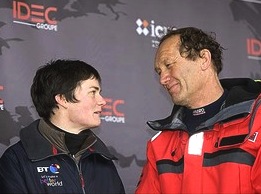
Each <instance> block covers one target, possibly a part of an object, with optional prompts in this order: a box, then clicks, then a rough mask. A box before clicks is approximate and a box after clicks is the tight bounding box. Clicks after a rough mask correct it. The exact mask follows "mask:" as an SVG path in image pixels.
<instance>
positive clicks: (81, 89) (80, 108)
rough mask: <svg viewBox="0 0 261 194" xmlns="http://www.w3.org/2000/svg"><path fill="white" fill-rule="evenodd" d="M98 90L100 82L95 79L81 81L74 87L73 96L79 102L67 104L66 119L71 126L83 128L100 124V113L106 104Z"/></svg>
mask: <svg viewBox="0 0 261 194" xmlns="http://www.w3.org/2000/svg"><path fill="white" fill-rule="evenodd" d="M100 92H101V88H100V84H99V82H98V81H97V80H96V79H88V80H85V81H82V82H81V84H80V85H79V86H78V87H77V88H76V90H75V98H76V99H77V100H78V101H79V102H76V103H72V102H68V104H67V115H68V121H69V123H70V125H71V127H72V128H74V129H78V130H83V129H89V128H93V127H97V126H99V125H100V123H101V119H100V114H101V111H102V107H103V106H104V105H105V104H106V102H105V100H104V98H103V97H102V96H101V94H100Z"/></svg>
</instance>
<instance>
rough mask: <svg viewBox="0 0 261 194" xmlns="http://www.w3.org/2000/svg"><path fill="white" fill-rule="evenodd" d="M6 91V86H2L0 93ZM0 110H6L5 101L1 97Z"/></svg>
mask: <svg viewBox="0 0 261 194" xmlns="http://www.w3.org/2000/svg"><path fill="white" fill-rule="evenodd" d="M2 90H4V86H2V85H0V91H2ZM0 110H4V100H3V99H2V98H1V97H0Z"/></svg>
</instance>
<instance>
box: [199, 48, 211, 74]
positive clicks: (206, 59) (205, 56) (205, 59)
mask: <svg viewBox="0 0 261 194" xmlns="http://www.w3.org/2000/svg"><path fill="white" fill-rule="evenodd" d="M200 58H201V61H202V62H201V69H202V70H203V71H205V70H207V69H208V68H209V67H210V66H211V62H212V61H211V53H210V52H209V50H208V49H203V50H201V51H200Z"/></svg>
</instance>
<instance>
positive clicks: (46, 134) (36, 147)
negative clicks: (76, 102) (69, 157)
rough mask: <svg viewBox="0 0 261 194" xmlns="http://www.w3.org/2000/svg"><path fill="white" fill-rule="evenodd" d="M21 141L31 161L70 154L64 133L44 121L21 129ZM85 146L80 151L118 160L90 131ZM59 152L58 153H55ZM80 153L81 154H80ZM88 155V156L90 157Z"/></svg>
mask: <svg viewBox="0 0 261 194" xmlns="http://www.w3.org/2000/svg"><path fill="white" fill-rule="evenodd" d="M20 139H21V142H22V144H23V146H24V148H25V151H26V153H27V155H28V158H29V159H31V160H41V159H44V158H47V157H49V156H53V155H56V154H68V149H67V148H66V146H65V144H64V133H63V132H60V131H58V130H55V129H53V128H51V127H50V126H49V125H48V124H47V123H46V122H45V121H44V120H42V119H41V120H36V121H34V122H33V123H31V124H30V125H29V126H27V127H26V128H23V129H21V131H20ZM84 144H85V146H83V149H82V150H81V151H80V152H81V154H83V153H84V156H87V154H85V153H86V152H88V153H89V154H90V153H98V154H100V155H102V156H103V157H105V158H107V159H110V160H112V159H116V158H115V157H114V156H113V155H111V154H110V152H109V150H108V148H107V147H106V145H105V144H104V143H103V142H102V141H101V140H100V139H99V138H98V137H97V136H96V135H95V134H94V133H93V132H92V131H91V130H90V135H88V138H87V139H86V140H85V143H84ZM54 150H57V152H54ZM80 152H79V153H80ZM89 154H88V155H89Z"/></svg>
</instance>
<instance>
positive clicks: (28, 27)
mask: <svg viewBox="0 0 261 194" xmlns="http://www.w3.org/2000/svg"><path fill="white" fill-rule="evenodd" d="M260 18H261V1H260V0H211V1H210V0H197V1H195V0H129V1H128V0H59V1H55V0H1V2H0V155H2V153H3V152H4V151H5V150H6V148H7V147H8V146H10V145H11V144H13V143H15V142H17V141H18V140H19V131H20V129H21V128H22V127H24V126H26V125H28V124H29V123H30V122H32V121H33V120H35V119H37V118H38V115H37V113H36V111H35V109H34V107H33V104H32V101H31V98H30V94H29V93H30V86H31V83H32V79H33V76H34V74H35V71H36V70H37V69H38V67H39V66H41V65H44V64H45V63H46V62H48V61H50V60H51V59H58V58H69V59H80V60H83V61H85V62H87V63H89V64H91V65H93V66H94V67H95V68H97V69H98V71H99V72H100V74H101V76H102V89H103V93H102V94H103V96H104V97H105V98H106V101H107V105H106V106H105V108H104V112H103V114H102V125H101V127H99V128H97V129H94V130H93V131H94V132H95V133H96V134H98V136H99V137H100V138H101V139H102V140H103V141H104V142H105V143H106V144H107V145H108V146H109V148H110V150H111V152H112V153H114V154H115V155H116V156H117V157H118V159H119V160H118V161H116V167H117V168H118V171H119V174H120V176H121V177H122V180H123V182H124V185H125V188H126V191H127V193H133V192H134V190H135V187H136V184H137V182H138V179H139V175H140V172H141V169H142V166H143V165H144V162H145V159H146V156H145V152H146V142H147V141H148V140H149V139H150V138H151V137H152V136H153V135H154V134H155V132H153V131H151V130H150V129H149V128H148V127H147V126H146V121H147V120H153V119H159V118H163V117H166V116H168V115H169V113H170V112H171V109H172V103H171V101H170V98H169V96H168V95H167V94H166V92H165V91H164V90H163V89H162V88H161V87H160V85H159V83H158V76H157V75H156V73H155V72H154V69H153V61H154V54H155V46H156V45H157V43H158V38H159V37H161V35H162V34H163V33H164V32H165V31H166V28H167V27H176V28H180V27H186V26H194V27H198V28H202V29H203V30H205V31H208V32H215V33H216V36H217V40H218V41H219V42H220V43H221V45H222V46H223V47H224V48H226V50H225V51H224V69H223V71H222V73H221V75H220V77H221V78H225V77H226V78H229V77H250V78H253V79H260V74H261V69H260V67H261V66H260V65H261V25H260Z"/></svg>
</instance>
